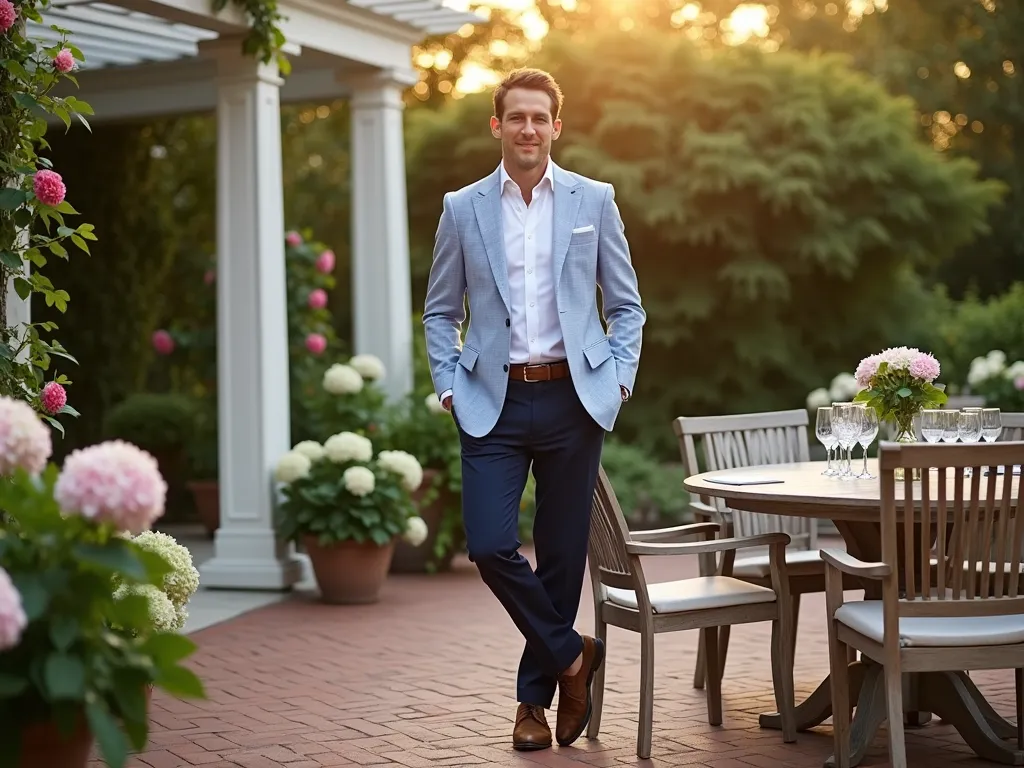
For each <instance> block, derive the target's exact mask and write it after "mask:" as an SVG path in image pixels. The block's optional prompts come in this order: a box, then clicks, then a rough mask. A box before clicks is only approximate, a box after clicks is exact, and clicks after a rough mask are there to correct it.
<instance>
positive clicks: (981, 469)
mask: <svg viewBox="0 0 1024 768" xmlns="http://www.w3.org/2000/svg"><path fill="white" fill-rule="evenodd" d="M1022 460H1024V442H1008V443H998V442H997V443H994V444H991V445H956V444H951V445H924V444H917V445H904V446H898V445H893V444H883V445H882V446H881V448H880V450H879V475H880V483H881V533H880V535H881V545H882V546H881V552H882V555H881V557H882V561H881V562H878V563H864V562H861V561H859V560H857V559H856V558H854V557H853V556H852V555H849V554H848V553H846V552H841V551H833V550H824V551H823V552H822V557H823V559H824V560H825V563H826V566H827V567H826V583H827V589H826V603H827V613H828V632H829V661H830V665H831V673H832V674H831V680H832V722H833V728H834V738H835V766H836V768H849V766H851V764H853V760H851V736H852V733H853V732H852V731H851V723H850V705H849V704H850V698H849V678H848V675H847V658H848V654H849V651H850V650H851V649H855V650H858V651H860V652H861V654H862V658H863V657H866V658H867V659H868V660H870V662H874V663H876V664H879V665H882V677H883V679H884V686H883V687H884V700H885V712H884V715H883V714H882V713H880V712H870V713H868V714H867V715H866V716H864V720H865V721H866V722H869V723H880V722H881V721H882V720H888V725H889V727H888V731H889V757H890V760H891V764H892V766H893V768H905V767H906V765H907V756H906V747H905V744H904V733H903V723H904V718H903V714H904V713H905V712H906V711H910V710H915V711H916V710H919V709H920V710H922V711H929V712H935V713H936V714H938V715H939V716H940V717H943V718H944V719H946V720H947V721H949V722H952V723H953V725H954V726H956V727H957V729H958V730H960V732H961V733H962V734H964V735H965V738H968V739H969V741H971V742H972V747H974V748H975V749H976V750H978V749H979V748H980V749H981V751H980V752H979V754H981V756H983V757H987V758H988V759H994V760H998V761H999V762H1008V763H1009V764H1012V765H1021V764H1024V732H1022V729H1021V725H1022V715H1021V711H1022V704H1024V699H1022V694H1024V690H1022V689H1024V685H1022V678H1021V667H1024V594H1022V590H1021V583H1020V579H1018V578H1010V576H1009V574H1016V573H1019V572H1020V570H1021V562H1022V557H1021V555H1022V544H1024V512H1022V510H1021V508H1020V505H1019V502H1020V490H1021V483H1020V477H1019V476H1014V475H1013V474H1012V472H1013V465H1014V464H1020V463H1021V461H1022ZM968 467H972V468H973V471H972V473H971V474H970V476H965V471H964V470H965V468H968ZM897 468H903V469H905V479H904V480H902V481H900V482H898V483H897V481H896V479H895V470H896V469H897ZM915 468H917V469H920V470H921V475H922V477H921V479H920V480H918V481H914V480H913V479H912V475H913V472H912V470H913V469H915ZM986 468H991V469H992V470H993V471H986ZM997 468H1001V469H1002V471H1003V474H999V472H998V469H997ZM899 486H902V488H900V487H899ZM915 486H919V488H917V493H916V499H917V501H914V500H915ZM905 499H910V500H911V502H909V503H907V502H905V501H904V500H905ZM918 506H919V511H913V510H914V508H915V507H918ZM906 507H910V509H911V510H912V511H910V512H906V511H904V510H905V508H906ZM937 564H938V565H939V566H941V567H936V565H937ZM843 574H846V575H849V576H854V577H858V578H860V579H870V580H875V581H877V582H881V599H880V600H878V599H874V600H864V601H860V602H851V603H844V602H843V586H842V582H843ZM870 662H869V663H870ZM968 669H969V670H977V669H1014V670H1015V671H1016V691H1017V726H1016V728H1014V727H1013V726H1012V725H1011V724H1010V723H1008V722H1007V721H1005V720H1003V719H1002V718H1000V717H999V716H998V715H996V714H995V712H994V710H992V709H991V707H989V706H988V705H987V703H986V702H984V699H983V698H981V696H980V693H979V692H977V690H976V689H971V688H970V684H969V679H968V678H967V677H966V675H965V673H964V670H968ZM905 697H906V698H905ZM857 716H858V718H861V717H862V713H861V712H860V710H859V709H858V713H857ZM1014 731H1016V733H1015V734H1014ZM870 735H871V734H870V733H867V732H866V730H864V729H861V733H860V736H859V739H858V741H859V742H860V744H858V745H857V747H858V751H859V750H860V749H862V747H863V743H864V742H865V740H868V741H869V740H870ZM1013 735H1016V739H1017V750H1016V751H1015V750H1013V749H1012V748H1010V747H1009V746H1008V745H1007V744H1006V742H1005V740H1006V739H1009V738H1011V737H1012V736H1013ZM1001 740H1003V741H1001ZM982 752H984V753H985V754H982Z"/></svg>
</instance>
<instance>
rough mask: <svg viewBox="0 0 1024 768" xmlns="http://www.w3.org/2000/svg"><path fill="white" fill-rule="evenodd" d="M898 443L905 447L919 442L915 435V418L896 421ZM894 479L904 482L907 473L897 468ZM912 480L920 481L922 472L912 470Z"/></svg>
mask: <svg viewBox="0 0 1024 768" xmlns="http://www.w3.org/2000/svg"><path fill="white" fill-rule="evenodd" d="M896 442H897V443H901V444H903V445H908V444H912V443H916V442H917V436H916V435H915V434H914V418H913V417H912V416H911V417H910V418H907V419H897V420H896ZM893 477H894V478H895V479H896V480H903V479H904V478H905V477H906V471H905V470H904V469H903V467H897V468H896V469H895V470H894V471H893ZM911 479H912V480H920V479H921V470H920V469H917V468H915V469H912V470H911Z"/></svg>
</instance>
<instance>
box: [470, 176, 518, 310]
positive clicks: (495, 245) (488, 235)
mask: <svg viewBox="0 0 1024 768" xmlns="http://www.w3.org/2000/svg"><path fill="white" fill-rule="evenodd" d="M499 179H500V174H499V173H498V171H495V172H494V173H493V174H491V175H490V176H489V177H488V178H487V184H485V185H484V188H483V189H482V190H481V191H480V192H479V193H477V194H476V195H474V196H473V210H474V212H475V213H476V221H477V225H478V226H479V227H480V236H481V237H482V238H483V241H484V250H485V251H486V252H487V260H488V261H489V262H490V264H491V272H492V273H493V274H494V282H495V283H496V284H497V286H498V293H500V294H501V298H502V300H503V301H504V302H505V309H506V310H508V311H511V307H510V306H509V295H508V266H507V264H506V262H505V233H504V231H503V230H502V226H501V190H500V189H499V187H498V185H499Z"/></svg>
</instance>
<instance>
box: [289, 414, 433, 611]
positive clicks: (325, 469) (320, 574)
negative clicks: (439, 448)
mask: <svg viewBox="0 0 1024 768" xmlns="http://www.w3.org/2000/svg"><path fill="white" fill-rule="evenodd" d="M275 478H276V479H277V481H278V482H279V483H281V497H282V498H281V502H280V504H279V507H278V526H279V532H280V534H281V536H282V537H283V538H284V539H286V540H290V541H295V542H300V543H302V544H303V545H304V547H305V550H306V552H307V554H308V555H309V559H310V562H311V563H312V566H313V573H314V575H315V576H316V581H317V585H318V586H319V588H320V593H321V596H322V598H323V600H324V601H325V602H327V603H334V604H350V603H372V602H376V601H377V600H378V598H379V595H380V589H381V587H382V586H383V584H384V579H385V578H386V577H387V573H388V567H389V566H390V564H391V557H392V554H393V553H394V548H395V541H396V540H397V539H398V538H399V537H402V536H405V537H406V538H407V539H408V540H409V541H411V542H413V543H415V544H419V543H422V542H423V539H424V538H425V537H426V526H425V524H424V523H423V520H422V519H420V518H419V517H417V516H416V515H415V514H414V507H413V504H412V493H413V492H414V491H416V489H417V488H419V486H420V483H421V482H422V480H423V470H422V468H421V467H420V465H419V462H418V461H416V458H415V457H414V456H412V455H411V454H409V453H406V452H404V451H381V452H380V453H378V454H377V455H376V456H375V455H374V450H373V444H372V443H371V442H370V440H369V439H368V438H366V437H364V436H362V435H357V434H356V433H354V432H341V433H339V434H337V435H333V436H331V437H330V438H329V439H328V440H327V441H326V442H325V443H324V444H323V445H320V444H319V443H316V442H313V441H304V442H301V443H299V444H298V445H296V446H295V447H294V448H293V449H292V450H291V451H289V452H288V453H286V454H285V455H284V456H282V457H281V459H280V460H279V462H278V465H277V468H276V470H275Z"/></svg>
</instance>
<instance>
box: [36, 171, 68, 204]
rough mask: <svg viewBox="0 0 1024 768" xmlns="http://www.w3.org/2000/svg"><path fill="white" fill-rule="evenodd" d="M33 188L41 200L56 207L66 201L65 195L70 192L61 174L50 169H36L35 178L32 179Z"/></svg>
mask: <svg viewBox="0 0 1024 768" xmlns="http://www.w3.org/2000/svg"><path fill="white" fill-rule="evenodd" d="M32 189H33V191H34V192H35V193H36V197H37V198H38V199H39V202H41V203H43V205H50V206H53V207H54V208H56V207H57V206H58V205H60V204H61V203H63V202H64V196H65V195H66V194H67V193H68V190H67V187H65V186H64V181H63V180H62V179H61V177H60V174H59V173H57V172H56V171H48V170H42V171H36V176H35V179H33V180H32Z"/></svg>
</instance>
